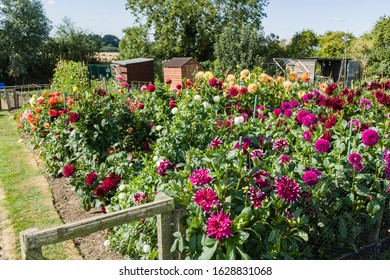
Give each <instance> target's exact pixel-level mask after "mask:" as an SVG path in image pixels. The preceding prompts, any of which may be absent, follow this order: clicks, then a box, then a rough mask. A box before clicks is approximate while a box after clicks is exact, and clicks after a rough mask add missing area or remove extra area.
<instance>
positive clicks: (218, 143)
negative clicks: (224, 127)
mask: <svg viewBox="0 0 390 280" xmlns="http://www.w3.org/2000/svg"><path fill="white" fill-rule="evenodd" d="M221 145H222V139H221V138H219V137H215V138H214V139H213V140H211V143H210V146H209V148H210V150H212V149H214V148H218V147H219V146H221Z"/></svg>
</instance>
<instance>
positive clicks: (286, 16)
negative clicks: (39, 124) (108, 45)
mask: <svg viewBox="0 0 390 280" xmlns="http://www.w3.org/2000/svg"><path fill="white" fill-rule="evenodd" d="M42 2H43V4H44V8H45V11H46V15H47V17H48V18H49V19H50V20H51V21H52V23H53V25H54V26H56V25H58V24H59V23H61V21H62V19H63V18H64V17H66V16H67V17H69V18H71V20H72V21H73V22H74V23H75V24H76V26H78V27H80V28H82V29H85V30H89V31H90V32H93V33H96V34H99V35H105V34H113V35H116V36H118V37H119V38H121V37H122V36H123V32H122V29H123V28H125V27H130V26H132V25H133V24H134V16H132V14H131V12H130V11H128V10H126V9H125V3H126V0H110V1H109V0H42ZM269 2H270V3H269V5H268V6H267V7H266V8H265V12H266V14H267V17H266V18H265V19H264V20H263V26H264V31H265V32H266V34H269V33H275V34H276V35H279V37H280V38H281V39H290V38H291V37H292V36H293V35H294V34H295V33H296V32H299V31H302V30H303V29H312V30H313V31H314V32H315V33H317V34H323V33H324V32H326V31H328V30H331V31H346V32H351V33H353V34H354V35H355V36H360V35H362V34H363V33H365V32H368V31H370V30H371V29H372V28H373V26H374V24H375V22H376V21H377V20H378V19H379V18H380V17H381V16H385V15H390V1H389V0H269Z"/></svg>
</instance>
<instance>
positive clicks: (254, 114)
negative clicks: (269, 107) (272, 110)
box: [253, 94, 257, 119]
mask: <svg viewBox="0 0 390 280" xmlns="http://www.w3.org/2000/svg"><path fill="white" fill-rule="evenodd" d="M256 106H257V94H256V96H255V106H254V107H253V119H255V118H256Z"/></svg>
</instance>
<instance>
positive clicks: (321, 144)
mask: <svg viewBox="0 0 390 280" xmlns="http://www.w3.org/2000/svg"><path fill="white" fill-rule="evenodd" d="M314 146H315V148H316V150H317V152H319V153H326V152H327V151H329V149H330V143H329V141H328V140H326V139H324V138H320V139H318V140H317V141H316V143H315V145H314Z"/></svg>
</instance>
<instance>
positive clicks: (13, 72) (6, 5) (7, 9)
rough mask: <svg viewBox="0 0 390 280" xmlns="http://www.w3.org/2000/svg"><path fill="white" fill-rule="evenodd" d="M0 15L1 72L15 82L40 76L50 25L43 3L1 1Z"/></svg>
mask: <svg viewBox="0 0 390 280" xmlns="http://www.w3.org/2000/svg"><path fill="white" fill-rule="evenodd" d="M0 15H1V16H0V30H1V31H0V41H1V43H0V47H1V51H0V56H1V57H0V61H1V70H0V73H1V74H2V75H6V76H7V77H8V78H9V79H11V80H12V81H13V82H16V81H17V82H18V83H25V82H29V81H35V80H37V79H40V78H41V73H40V72H41V67H42V66H44V64H45V59H44V56H45V55H44V52H45V46H46V44H47V42H48V40H49V32H50V28H51V25H50V21H49V20H48V19H47V17H46V15H45V13H44V10H43V7H42V3H41V2H40V1H36V0H2V1H0ZM5 78H6V77H5Z"/></svg>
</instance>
